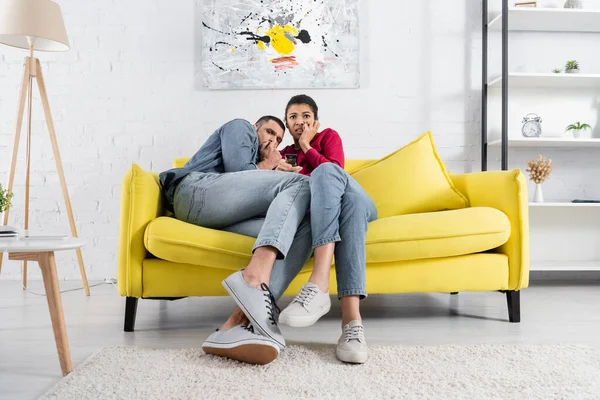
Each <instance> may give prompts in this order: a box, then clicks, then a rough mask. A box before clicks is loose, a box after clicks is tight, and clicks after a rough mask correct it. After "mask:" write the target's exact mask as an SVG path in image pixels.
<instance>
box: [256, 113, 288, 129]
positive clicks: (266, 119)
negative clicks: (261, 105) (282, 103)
mask: <svg viewBox="0 0 600 400" xmlns="http://www.w3.org/2000/svg"><path fill="white" fill-rule="evenodd" d="M269 121H275V122H276V123H277V125H279V126H280V127H281V129H283V132H285V124H284V123H283V121H282V120H280V119H279V118H277V117H274V116H272V115H264V116H262V117H260V118H259V119H258V121H256V124H255V125H256V129H259V128H260V127H261V126H263V124H266V123H267V122H269Z"/></svg>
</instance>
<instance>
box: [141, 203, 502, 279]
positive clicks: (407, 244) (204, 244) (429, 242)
mask: <svg viewBox="0 0 600 400" xmlns="http://www.w3.org/2000/svg"><path fill="white" fill-rule="evenodd" d="M509 235H510V223H509V222H508V218H507V217H506V215H504V214H503V213H502V212H500V211H498V210H496V209H493V208H487V207H473V208H465V209H462V210H453V211H440V212H432V213H421V214H411V215H401V216H394V217H388V218H383V219H379V220H376V221H373V222H371V223H370V224H369V232H368V234H367V244H366V249H367V262H369V263H385V262H392V261H404V260H417V259H424V258H439V257H450V256H458V255H463V254H472V253H478V252H482V251H486V250H490V249H493V248H496V247H498V246H500V245H502V244H504V243H505V242H506V241H507V240H508V237H509ZM254 240H255V239H254V238H252V237H249V236H243V235H238V234H236V233H231V232H225V231H218V230H215V229H209V228H202V227H200V226H196V225H192V224H188V223H186V222H182V221H178V220H176V219H174V218H169V217H160V218H157V219H155V220H154V221H152V222H150V224H148V227H147V228H146V232H145V235H144V243H145V245H146V248H147V249H148V251H149V252H150V253H152V254H153V255H154V256H156V257H158V258H161V259H163V260H167V261H173V262H178V263H184V264H194V265H203V266H208V267H214V268H221V269H230V270H238V269H240V268H243V267H245V266H246V265H247V264H248V261H249V260H250V256H251V251H252V245H253V244H254ZM311 267H312V259H311V261H309V263H308V264H307V265H306V266H305V268H304V270H310V269H312V268H311Z"/></svg>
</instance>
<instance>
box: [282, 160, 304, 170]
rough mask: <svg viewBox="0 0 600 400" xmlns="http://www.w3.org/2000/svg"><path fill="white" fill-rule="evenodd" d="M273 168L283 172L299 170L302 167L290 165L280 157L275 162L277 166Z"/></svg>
mask: <svg viewBox="0 0 600 400" xmlns="http://www.w3.org/2000/svg"><path fill="white" fill-rule="evenodd" d="M275 170H276V171H283V172H300V171H301V170H302V167H292V166H291V165H290V164H289V163H288V162H287V161H285V160H284V159H281V160H279V163H278V164H277V168H275Z"/></svg>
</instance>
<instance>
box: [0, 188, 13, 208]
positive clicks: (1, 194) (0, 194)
mask: <svg viewBox="0 0 600 400" xmlns="http://www.w3.org/2000/svg"><path fill="white" fill-rule="evenodd" d="M12 197H13V194H12V193H10V192H9V191H8V190H4V188H2V184H0V213H3V212H4V211H6V210H8V209H9V208H10V199H12Z"/></svg>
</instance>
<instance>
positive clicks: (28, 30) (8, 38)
mask: <svg viewBox="0 0 600 400" xmlns="http://www.w3.org/2000/svg"><path fill="white" fill-rule="evenodd" d="M28 36H29V37H31V38H32V39H33V49H34V50H41V51H67V50H69V39H68V38H67V31H66V29H65V23H64V21H63V17H62V13H61V11H60V6H59V5H58V4H57V3H55V2H54V1H52V0H0V43H4V44H7V45H9V46H14V47H21V48H23V49H29V43H28V41H27V37H28Z"/></svg>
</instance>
